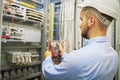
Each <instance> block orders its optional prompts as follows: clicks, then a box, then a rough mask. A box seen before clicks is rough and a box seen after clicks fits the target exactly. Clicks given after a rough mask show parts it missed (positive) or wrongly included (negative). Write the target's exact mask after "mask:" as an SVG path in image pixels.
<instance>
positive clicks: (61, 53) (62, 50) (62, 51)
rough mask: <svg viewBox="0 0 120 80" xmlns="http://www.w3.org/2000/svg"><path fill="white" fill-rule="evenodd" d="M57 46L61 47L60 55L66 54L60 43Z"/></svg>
mask: <svg viewBox="0 0 120 80" xmlns="http://www.w3.org/2000/svg"><path fill="white" fill-rule="evenodd" d="M57 45H58V47H59V50H60V55H63V54H64V49H63V47H62V46H61V44H60V43H59V42H57Z"/></svg>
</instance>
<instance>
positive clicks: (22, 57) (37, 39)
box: [0, 0, 44, 80]
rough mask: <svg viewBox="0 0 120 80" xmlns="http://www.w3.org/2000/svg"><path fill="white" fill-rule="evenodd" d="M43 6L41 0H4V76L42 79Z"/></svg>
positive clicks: (7, 79)
mask: <svg viewBox="0 0 120 80" xmlns="http://www.w3.org/2000/svg"><path fill="white" fill-rule="evenodd" d="M38 8H39V9H38ZM42 8H43V3H41V2H40V1H39V0H38V1H34V0H29V1H26V0H3V9H2V10H3V16H2V17H3V21H2V26H1V27H0V28H1V29H2V35H1V69H0V71H1V73H0V80H40V79H41V62H42V53H41V50H42V47H41V43H42V40H41V39H42V38H41V37H42V35H41V33H42V28H43V27H44V13H43V12H42V11H40V10H41V9H42ZM0 15H1V14H0Z"/></svg>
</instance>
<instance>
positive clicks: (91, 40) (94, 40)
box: [84, 36, 108, 46]
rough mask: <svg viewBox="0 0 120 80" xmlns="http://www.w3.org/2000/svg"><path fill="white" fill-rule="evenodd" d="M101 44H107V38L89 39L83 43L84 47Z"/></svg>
mask: <svg viewBox="0 0 120 80" xmlns="http://www.w3.org/2000/svg"><path fill="white" fill-rule="evenodd" d="M102 42H108V38H107V37H106V36H100V37H95V38H91V39H89V40H87V41H85V43H84V46H87V45H89V44H92V43H102Z"/></svg>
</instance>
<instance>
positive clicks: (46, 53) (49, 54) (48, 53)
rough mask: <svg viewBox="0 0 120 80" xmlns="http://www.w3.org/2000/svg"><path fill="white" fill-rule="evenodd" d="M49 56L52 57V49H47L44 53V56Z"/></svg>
mask: <svg viewBox="0 0 120 80" xmlns="http://www.w3.org/2000/svg"><path fill="white" fill-rule="evenodd" d="M48 56H51V57H52V54H51V51H49V50H47V51H46V52H45V53H44V58H46V57H48Z"/></svg>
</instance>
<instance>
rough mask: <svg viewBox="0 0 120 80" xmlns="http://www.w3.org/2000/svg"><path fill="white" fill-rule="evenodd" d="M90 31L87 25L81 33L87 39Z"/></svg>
mask: <svg viewBox="0 0 120 80" xmlns="http://www.w3.org/2000/svg"><path fill="white" fill-rule="evenodd" d="M88 32H89V27H88V26H87V27H86V29H84V30H83V31H82V33H81V35H82V37H83V38H85V39H89V35H88Z"/></svg>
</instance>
